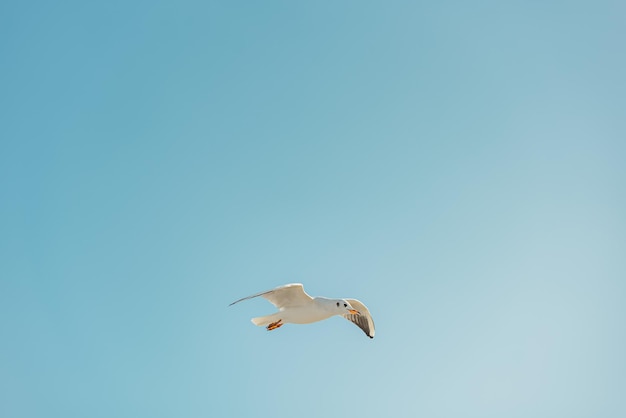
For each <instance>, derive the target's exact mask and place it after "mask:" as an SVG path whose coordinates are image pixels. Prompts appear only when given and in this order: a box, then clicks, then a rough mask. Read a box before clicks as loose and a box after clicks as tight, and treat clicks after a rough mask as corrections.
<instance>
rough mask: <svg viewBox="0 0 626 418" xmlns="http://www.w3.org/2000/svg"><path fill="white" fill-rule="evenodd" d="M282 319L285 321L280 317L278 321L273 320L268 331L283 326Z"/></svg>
mask: <svg viewBox="0 0 626 418" xmlns="http://www.w3.org/2000/svg"><path fill="white" fill-rule="evenodd" d="M282 321H283V320H282V319H279V320H278V321H276V322H272V323H271V324H269V325H268V326H267V330H268V331H273V330H275V329H276V328H280V327H282V326H283V323H282Z"/></svg>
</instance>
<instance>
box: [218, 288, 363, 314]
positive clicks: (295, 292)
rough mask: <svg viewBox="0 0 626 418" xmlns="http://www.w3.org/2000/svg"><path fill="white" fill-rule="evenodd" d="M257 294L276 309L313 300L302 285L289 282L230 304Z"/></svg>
mask: <svg viewBox="0 0 626 418" xmlns="http://www.w3.org/2000/svg"><path fill="white" fill-rule="evenodd" d="M258 296H262V297H264V298H265V299H267V300H269V301H270V302H271V303H272V304H273V305H274V306H276V307H277V308H278V309H284V308H287V307H290V306H301V305H304V304H306V303H309V302H311V301H312V300H313V298H312V297H311V296H309V295H308V294H307V293H306V292H305V291H304V287H303V286H302V284H301V283H290V284H286V285H284V286H278V287H277V288H275V289H272V290H266V291H265V292H260V293H256V294H254V295H250V296H246V297H245V298H241V299H239V300H236V301H234V302H233V303H231V304H230V305H234V304H235V303H238V302H241V301H242V300H247V299H252V298H256V297H258ZM230 305H229V306H230ZM357 309H358V308H357Z"/></svg>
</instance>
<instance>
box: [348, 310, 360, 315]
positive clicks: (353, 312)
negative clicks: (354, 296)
mask: <svg viewBox="0 0 626 418" xmlns="http://www.w3.org/2000/svg"><path fill="white" fill-rule="evenodd" d="M348 312H350V313H351V314H352V315H360V314H361V313H360V312H359V311H357V310H356V309H350V310H349V311H348Z"/></svg>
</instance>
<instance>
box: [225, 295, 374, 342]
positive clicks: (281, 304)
mask: <svg viewBox="0 0 626 418" xmlns="http://www.w3.org/2000/svg"><path fill="white" fill-rule="evenodd" d="M258 296H261V297H263V298H265V299H267V300H268V301H270V302H271V303H272V304H273V305H274V306H276V307H277V308H278V312H276V313H273V314H271V315H266V316H260V317H257V318H252V323H253V324H254V325H257V326H267V329H268V331H272V330H274V329H277V328H279V327H281V326H282V325H283V324H286V323H291V324H310V323H313V322H318V321H323V320H324V319H328V318H330V317H331V316H335V315H340V316H343V317H344V318H346V319H347V320H349V321H351V322H353V323H354V324H356V325H357V326H358V327H359V328H361V329H362V330H363V332H365V334H366V335H367V336H368V337H370V338H374V332H375V331H374V320H373V319H372V317H371V315H370V312H369V310H368V309H367V307H366V306H365V305H364V304H363V303H361V302H359V301H358V300H356V299H329V298H324V297H315V298H313V297H311V296H309V295H308V294H307V293H306V292H305V291H304V287H303V286H302V284H300V283H291V284H287V285H284V286H279V287H277V288H275V289H272V290H268V291H265V292H261V293H257V294H254V295H251V296H247V297H245V298H242V299H239V300H236V301H235V302H233V303H231V305H234V304H235V303H238V302H241V301H243V300H247V299H252V298H255V297H258Z"/></svg>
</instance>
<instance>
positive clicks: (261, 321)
mask: <svg viewBox="0 0 626 418" xmlns="http://www.w3.org/2000/svg"><path fill="white" fill-rule="evenodd" d="M279 319H280V318H278V317H277V316H276V314H272V315H266V316H259V317H256V318H252V323H253V324H254V325H256V326H257V327H264V326H267V325H269V324H271V323H272V322H276V321H278V320H279Z"/></svg>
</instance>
